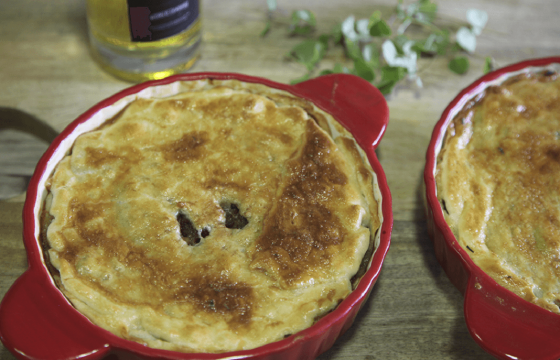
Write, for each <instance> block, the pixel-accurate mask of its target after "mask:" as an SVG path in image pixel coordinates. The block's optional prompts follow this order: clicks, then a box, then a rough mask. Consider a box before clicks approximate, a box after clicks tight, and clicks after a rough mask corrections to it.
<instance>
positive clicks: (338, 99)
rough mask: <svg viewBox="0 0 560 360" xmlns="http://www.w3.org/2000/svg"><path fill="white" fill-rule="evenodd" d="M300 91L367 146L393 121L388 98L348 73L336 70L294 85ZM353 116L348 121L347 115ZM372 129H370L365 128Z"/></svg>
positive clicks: (367, 83) (371, 144) (373, 146)
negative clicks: (390, 115)
mask: <svg viewBox="0 0 560 360" xmlns="http://www.w3.org/2000/svg"><path fill="white" fill-rule="evenodd" d="M294 89H295V90H296V92H297V93H298V95H300V96H303V97H307V98H313V102H314V103H315V104H317V105H318V106H319V107H322V108H323V110H326V111H327V112H329V113H331V114H332V115H333V116H334V117H335V118H337V120H339V122H341V123H342V124H343V125H345V126H346V127H347V128H348V130H349V131H350V132H351V133H352V134H354V137H355V138H356V140H357V141H358V143H359V144H360V146H362V147H363V148H374V149H375V148H376V147H377V145H378V144H379V141H380V140H381V138H382V137H383V134H384V133H385V129H386V128H387V123H388V121H389V108H388V107H387V102H386V101H385V98H384V97H383V95H382V94H381V92H379V90H377V88H376V87H374V86H373V85H371V84H370V83H369V82H368V81H366V80H364V79H362V78H360V77H357V76H354V75H348V74H332V75H325V76H320V77H317V78H314V79H311V80H307V81H304V82H302V83H299V84H297V85H295V86H294ZM345 118H346V119H352V120H351V123H347V122H345V121H344V119H345ZM363 129H368V131H363Z"/></svg>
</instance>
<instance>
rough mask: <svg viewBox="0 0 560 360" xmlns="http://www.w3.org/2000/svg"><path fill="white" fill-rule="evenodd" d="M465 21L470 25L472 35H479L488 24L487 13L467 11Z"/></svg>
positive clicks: (473, 10)
mask: <svg viewBox="0 0 560 360" xmlns="http://www.w3.org/2000/svg"><path fill="white" fill-rule="evenodd" d="M467 21H468V22H469V24H471V26H472V31H473V33H474V34H475V35H480V33H481V32H482V29H484V27H485V26H486V23H487V22H488V13H486V11H483V10H477V9H469V10H467Z"/></svg>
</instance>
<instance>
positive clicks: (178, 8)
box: [128, 0, 198, 42]
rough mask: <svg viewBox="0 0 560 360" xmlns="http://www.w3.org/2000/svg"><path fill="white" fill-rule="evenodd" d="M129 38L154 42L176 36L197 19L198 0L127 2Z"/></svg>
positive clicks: (138, 0) (141, 0)
mask: <svg viewBox="0 0 560 360" xmlns="http://www.w3.org/2000/svg"><path fill="white" fill-rule="evenodd" d="M128 15H129V19H130V38H131V40H132V41H136V42H146V41H156V40H161V39H165V38H167V37H170V36H173V35H177V34H178V33H180V32H182V31H184V30H186V29H187V28H188V27H189V26H190V25H191V24H192V23H193V22H194V21H195V20H196V19H197V18H198V0H128Z"/></svg>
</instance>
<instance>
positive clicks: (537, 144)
mask: <svg viewBox="0 0 560 360" xmlns="http://www.w3.org/2000/svg"><path fill="white" fill-rule="evenodd" d="M436 183H437V192H438V199H439V200H440V203H441V204H442V209H443V213H444V216H445V219H446V221H447V223H448V224H449V226H450V228H451V230H452V231H453V233H454V235H455V237H456V238H457V240H458V241H459V243H460V244H461V246H462V247H463V248H464V249H465V250H466V252H467V253H468V254H469V256H470V257H471V258H472V259H473V261H474V262H475V263H476V264H477V265H478V266H479V267H480V268H481V269H482V270H483V271H485V272H486V273H487V274H488V275H490V276H491V277H492V278H493V279H494V280H495V281H496V282H497V283H498V284H500V285H502V286H504V287H505V288H507V289H509V290H510V291H512V292H514V293H516V294H517V295H519V296H520V297H522V298H524V299H525V300H528V301H530V302H533V303H535V304H537V305H539V306H541V307H543V308H545V309H548V310H550V311H553V312H556V313H560V311H559V306H560V79H559V76H558V74H557V72H556V71H552V70H545V71H538V72H523V73H521V74H517V75H515V76H512V77H511V78H509V79H507V80H505V81H504V82H502V83H501V84H496V85H495V86H490V87H488V88H487V89H486V90H485V91H484V93H482V94H481V95H479V96H478V97H477V98H475V99H472V100H470V101H469V102H468V103H467V104H466V105H465V106H464V108H463V109H462V110H461V111H460V112H459V113H458V114H457V115H456V116H455V117H454V119H453V120H452V122H451V123H450V124H449V126H448V128H447V132H446V134H445V138H444V143H443V145H442V148H441V151H440V153H439V156H438V162H437V171H436Z"/></svg>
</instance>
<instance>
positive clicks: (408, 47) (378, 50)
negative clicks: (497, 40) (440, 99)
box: [261, 0, 493, 94]
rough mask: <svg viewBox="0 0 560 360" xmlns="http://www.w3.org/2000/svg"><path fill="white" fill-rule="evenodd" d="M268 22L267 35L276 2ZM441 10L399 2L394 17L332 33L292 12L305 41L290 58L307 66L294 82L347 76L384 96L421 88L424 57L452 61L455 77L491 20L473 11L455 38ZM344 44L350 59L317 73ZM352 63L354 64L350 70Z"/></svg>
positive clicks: (426, 0)
mask: <svg viewBox="0 0 560 360" xmlns="http://www.w3.org/2000/svg"><path fill="white" fill-rule="evenodd" d="M267 4H268V10H269V11H268V21H267V24H266V27H265V29H264V30H263V32H262V34H261V35H262V36H265V35H266V34H267V33H268V32H269V30H270V25H271V20H272V18H273V16H274V14H275V13H276V11H277V4H276V0H267ZM437 10H438V6H437V4H436V3H434V2H432V1H431V0H417V1H415V2H413V3H411V4H409V5H405V4H404V3H403V0H398V3H397V6H396V8H395V11H394V13H393V14H391V15H390V16H389V18H384V17H383V16H382V13H381V11H379V10H376V11H374V12H373V13H372V14H371V15H370V16H369V18H367V19H356V18H355V17H354V16H348V17H347V18H346V19H344V20H343V21H342V22H341V23H339V24H337V25H336V26H335V27H334V29H333V30H332V31H331V32H330V33H329V34H319V35H317V34H316V22H317V20H316V17H315V15H314V14H313V13H312V12H311V11H309V10H296V11H293V12H292V14H291V17H290V21H289V26H288V33H289V35H290V36H301V37H304V39H303V40H302V41H301V42H300V43H298V44H297V45H295V46H294V47H293V48H292V49H291V50H290V51H289V52H288V54H287V57H288V58H290V59H292V60H295V61H297V62H299V63H301V64H303V65H304V66H305V67H306V70H307V71H306V73H305V74H304V75H303V76H301V77H300V78H298V79H295V80H293V81H292V83H297V82H300V81H304V80H307V79H309V78H311V77H313V76H317V75H319V76H320V75H324V74H332V73H348V74H354V75H358V76H360V77H362V78H364V79H366V80H367V81H369V82H371V83H372V84H373V85H375V86H376V87H377V88H378V89H379V90H380V91H381V92H382V93H383V94H389V93H391V91H392V90H393V88H394V86H395V85H396V84H397V83H398V82H399V81H401V80H403V79H405V78H406V79H408V80H409V81H413V82H414V83H415V84H416V85H417V86H418V87H422V80H421V78H420V76H419V71H418V59H419V58H421V57H435V56H446V57H448V58H449V59H450V60H449V64H448V67H449V69H450V70H451V71H453V72H455V73H457V74H464V73H466V72H467V71H468V69H469V58H468V56H467V55H470V54H472V53H473V52H474V51H475V48H476V37H477V36H478V35H480V33H481V31H482V29H483V28H484V27H485V25H486V23H487V21H488V15H487V13H486V12H484V11H482V10H476V9H470V10H468V11H467V14H466V20H467V22H466V24H465V26H461V27H460V28H459V30H458V31H457V32H456V33H455V35H454V37H453V38H452V36H451V35H450V31H449V30H448V29H440V28H439V27H438V26H437V25H436V24H435V23H434V21H435V20H436V19H437ZM335 46H342V47H343V49H344V54H345V57H346V59H347V61H345V62H344V64H342V63H335V64H334V66H333V68H332V69H325V70H322V71H319V70H318V67H319V66H318V65H319V63H320V62H321V60H322V59H323V58H324V57H325V56H326V55H327V53H328V50H329V49H330V48H332V47H335ZM347 64H351V66H347ZM492 68H493V60H492V59H491V58H486V60H485V64H484V71H485V72H488V71H491V70H492Z"/></svg>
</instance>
